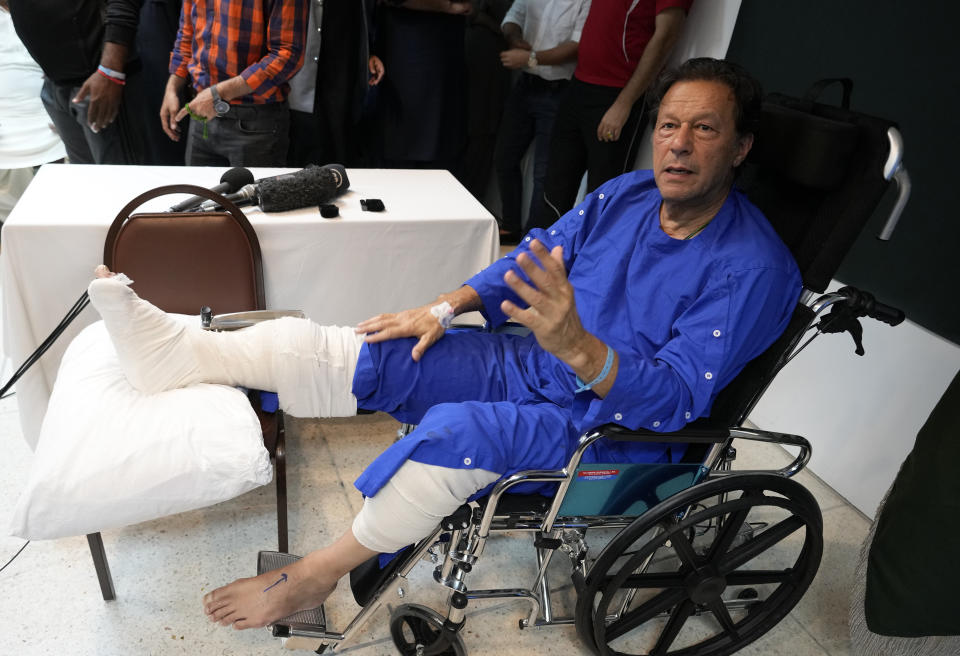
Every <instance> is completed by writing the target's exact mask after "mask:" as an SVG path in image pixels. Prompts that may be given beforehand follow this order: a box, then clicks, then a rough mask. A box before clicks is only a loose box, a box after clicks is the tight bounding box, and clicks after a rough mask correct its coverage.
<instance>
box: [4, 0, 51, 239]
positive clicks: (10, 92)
mask: <svg viewBox="0 0 960 656" xmlns="http://www.w3.org/2000/svg"><path fill="white" fill-rule="evenodd" d="M42 86H43V71H41V70H40V67H39V66H37V64H36V62H34V61H33V60H32V59H31V58H30V53H28V52H27V49H26V48H24V47H23V44H22V43H20V39H19V38H17V33H16V32H15V31H14V29H13V23H12V22H11V20H10V13H9V12H8V11H7V0H0V223H2V222H3V221H5V220H6V218H7V216H8V215H9V214H10V210H12V209H13V206H14V205H16V203H17V199H19V198H20V194H22V193H23V190H24V189H26V188H27V185H28V184H30V180H32V179H33V171H34V167H36V166H39V165H41V164H45V163H47V162H53V161H56V160H61V159H63V158H64V156H65V155H66V149H64V147H63V142H62V141H60V137H58V136H57V133H56V132H54V131H53V130H52V129H51V125H50V118H49V117H48V116H47V113H46V112H45V111H44V109H43V104H42V103H41V102H40V98H39V97H40V88H41V87H42Z"/></svg>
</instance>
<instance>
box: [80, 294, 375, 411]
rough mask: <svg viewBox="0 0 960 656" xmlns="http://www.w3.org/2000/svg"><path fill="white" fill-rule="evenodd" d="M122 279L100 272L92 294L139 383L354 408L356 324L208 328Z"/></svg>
mask: <svg viewBox="0 0 960 656" xmlns="http://www.w3.org/2000/svg"><path fill="white" fill-rule="evenodd" d="M123 280H124V279H123V278H119V277H112V278H98V279H96V280H94V281H93V282H91V283H90V287H89V289H88V293H89V294H90V301H91V302H92V303H93V305H94V307H95V308H96V309H97V311H98V312H99V313H100V316H101V317H103V320H104V324H106V327H107V331H108V332H109V333H110V337H111V339H112V341H113V344H114V346H115V348H116V350H117V356H118V359H119V361H120V366H121V368H122V369H123V372H124V374H125V375H126V377H127V379H128V380H129V381H130V383H131V384H132V385H133V386H134V387H135V388H137V389H138V390H140V391H142V392H145V393H147V394H154V393H157V392H161V391H164V390H168V389H174V388H177V387H186V386H187V385H192V384H195V383H221V384H226V385H241V386H243V387H248V388H251V389H260V390H265V391H270V392H277V393H278V395H279V397H280V407H281V408H283V410H284V411H285V412H288V413H289V414H292V415H294V416H299V417H328V416H349V415H352V414H355V413H356V410H357V400H356V398H355V397H354V396H353V394H352V393H351V391H350V390H351V385H352V382H353V373H354V370H355V369H356V366H357V357H358V354H359V352H360V347H361V345H362V343H363V338H362V337H361V336H359V335H356V334H355V332H354V330H353V329H352V328H348V327H339V326H318V325H317V324H315V323H313V322H311V321H308V320H306V319H295V318H292V317H285V318H282V319H278V320H275V321H264V322H262V323H259V324H256V325H254V326H251V327H250V328H245V329H242V330H237V331H232V332H224V333H217V332H211V331H205V330H202V329H201V328H200V326H199V324H197V325H196V326H189V325H184V324H183V323H181V322H180V321H178V320H177V319H175V318H173V317H171V316H169V315H167V314H166V313H165V312H163V311H162V310H160V309H158V308H157V307H156V306H154V305H152V304H151V303H149V302H147V301H145V300H143V299H141V298H140V297H138V296H137V295H136V294H135V293H134V291H133V290H132V289H130V287H129V286H128V285H127V284H125V283H124V282H123Z"/></svg>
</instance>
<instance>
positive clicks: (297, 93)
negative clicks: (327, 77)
mask: <svg viewBox="0 0 960 656" xmlns="http://www.w3.org/2000/svg"><path fill="white" fill-rule="evenodd" d="M322 24H323V0H310V17H309V18H308V20H307V40H306V43H305V44H304V48H303V65H302V66H301V67H300V70H299V71H297V72H296V73H294V74H293V77H291V78H290V80H289V81H288V84H289V85H290V91H289V93H287V103H288V104H289V105H290V109H293V110H296V111H298V112H306V113H308V114H309V113H311V112H312V111H313V101H314V98H316V88H317V67H318V66H319V62H320V31H321V27H320V26H321V25H322Z"/></svg>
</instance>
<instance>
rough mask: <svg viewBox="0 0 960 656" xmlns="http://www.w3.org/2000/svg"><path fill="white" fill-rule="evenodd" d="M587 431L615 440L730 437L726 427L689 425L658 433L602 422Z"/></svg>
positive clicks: (708, 440)
mask: <svg viewBox="0 0 960 656" xmlns="http://www.w3.org/2000/svg"><path fill="white" fill-rule="evenodd" d="M588 432H589V433H600V434H601V435H602V436H603V437H606V438H607V439H609V440H614V441H617V442H689V443H697V444H717V443H720V442H724V441H726V440H727V439H729V438H730V430H729V429H727V428H706V427H701V426H695V425H690V426H686V427H684V428H681V429H680V430H678V431H671V432H669V433H658V432H656V431H651V430H645V429H642V428H639V429H636V430H631V429H629V428H625V427H623V426H620V425H619V424H604V425H602V426H598V427H597V428H594V429H592V430H590V431H588Z"/></svg>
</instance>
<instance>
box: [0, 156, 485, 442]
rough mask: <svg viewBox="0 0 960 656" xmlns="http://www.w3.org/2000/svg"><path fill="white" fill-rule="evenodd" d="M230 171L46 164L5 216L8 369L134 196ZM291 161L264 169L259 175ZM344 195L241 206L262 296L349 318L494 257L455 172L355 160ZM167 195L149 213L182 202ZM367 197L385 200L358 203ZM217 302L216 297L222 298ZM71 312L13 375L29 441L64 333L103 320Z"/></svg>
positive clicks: (435, 286) (481, 214)
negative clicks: (37, 356) (33, 360)
mask: <svg viewBox="0 0 960 656" xmlns="http://www.w3.org/2000/svg"><path fill="white" fill-rule="evenodd" d="M224 170H225V169H221V168H215V167H211V168H199V167H196V168H187V167H143V166H141V167H134V166H103V165H101V166H92V165H91V166H82V165H76V164H74V165H66V164H48V165H45V166H43V167H42V168H41V169H40V171H39V172H38V174H37V176H36V178H35V179H34V180H33V182H32V183H31V184H30V187H29V188H28V189H27V191H26V192H25V193H24V195H23V197H22V199H21V200H20V202H19V203H18V205H17V206H16V208H15V209H14V211H13V212H12V213H11V215H10V217H9V219H8V220H7V221H6V223H5V224H4V226H3V235H2V243H3V247H2V251H0V276H2V278H0V280H2V285H3V350H4V354H5V355H6V356H7V357H9V358H11V360H12V361H13V366H14V367H16V366H19V365H20V363H21V362H23V360H24V359H25V358H26V357H27V356H28V355H29V354H30V353H32V352H33V350H34V349H35V348H36V347H37V346H38V345H39V344H40V342H41V341H42V340H43V339H45V338H46V337H47V335H49V334H50V332H51V331H52V330H53V329H54V327H55V326H56V325H57V324H58V323H59V321H60V320H61V318H62V317H63V316H64V314H65V313H66V312H67V310H68V309H69V308H70V306H71V305H72V304H73V303H74V302H75V301H76V300H77V298H78V297H79V296H80V295H81V294H82V293H83V291H84V290H85V289H86V285H87V283H88V282H89V281H90V278H91V275H92V271H93V268H94V267H95V266H96V265H97V264H99V263H100V261H101V258H102V254H103V242H104V239H105V238H106V234H107V229H108V227H109V226H110V223H111V222H112V221H113V219H114V217H115V216H116V213H117V212H119V211H120V209H122V208H123V206H124V205H125V204H126V203H127V202H129V201H130V200H131V199H132V198H134V197H135V196H137V195H138V194H140V193H142V192H144V191H146V190H148V189H152V188H153V187H158V186H160V185H165V184H176V183H190V184H196V185H199V186H202V187H212V186H214V185H215V184H217V183H218V182H219V180H220V176H221V175H222V174H223V172H224ZM286 170H287V169H256V170H254V171H253V173H254V175H255V177H257V178H260V177H264V176H268V175H274V174H277V173H282V172H285V171H286ZM347 174H348V176H349V178H350V190H349V191H348V192H347V193H346V194H344V195H343V196H341V197H339V198H338V199H337V200H336V204H337V205H338V206H339V207H340V217H338V218H336V219H323V218H322V217H320V213H319V211H318V209H317V208H316V207H311V208H307V209H302V210H294V211H291V212H281V213H270V214H268V213H264V212H262V211H260V209H259V208H256V207H252V208H244V211H245V213H246V215H247V217H248V218H249V219H250V222H251V224H252V225H253V227H254V229H255V230H256V232H257V236H258V238H259V240H260V248H261V250H262V252H263V273H264V284H265V287H266V298H267V304H268V307H270V308H273V309H302V310H303V311H304V312H305V313H306V314H307V316H308V317H310V318H311V319H313V320H314V321H317V322H319V323H325V324H340V325H353V324H355V323H357V322H359V321H361V320H362V319H365V318H367V317H369V316H372V315H374V314H377V313H379V312H393V311H397V310H402V309H405V308H408V307H414V306H417V305H421V304H423V303H426V302H429V301H431V300H433V299H434V298H436V296H437V295H438V294H440V293H442V292H445V291H449V290H451V289H454V288H456V287H457V286H458V285H459V284H460V283H462V282H463V281H464V280H465V279H467V278H468V277H470V276H472V275H473V274H475V273H476V272H478V271H480V270H481V269H482V268H484V267H485V266H487V265H488V264H490V262H492V261H493V260H494V259H495V258H496V257H497V255H498V253H499V250H498V237H497V228H496V223H495V221H494V219H493V217H492V216H491V215H490V214H489V213H488V212H487V211H486V210H485V209H484V207H483V206H482V205H481V204H480V203H479V202H478V201H477V200H476V199H474V198H473V196H471V195H470V194H469V193H468V192H467V190H466V189H464V187H463V186H461V185H460V184H459V183H458V182H457V181H456V179H455V178H454V177H453V176H452V175H450V173H448V172H447V171H413V170H382V169H379V170H378V169H352V170H349V171H348V172H347ZM183 198H184V196H183V195H175V196H165V197H162V198H158V199H155V200H153V201H151V202H150V203H148V204H147V205H145V206H144V207H143V208H142V209H144V210H153V211H157V210H163V209H166V208H167V207H169V206H170V205H172V204H174V203H175V202H177V201H178V200H181V199H183ZM361 198H380V199H382V200H383V202H384V204H385V205H386V211H385V212H380V213H374V212H364V211H362V210H361V208H360V199H361ZM214 311H216V308H214ZM97 318H98V317H97V315H96V313H95V311H94V310H93V309H92V308H89V307H88V308H87V309H86V310H84V312H83V314H82V315H81V316H80V317H79V318H78V319H77V320H76V321H74V322H73V324H72V325H71V326H70V327H69V328H68V329H67V331H66V332H65V333H64V334H63V336H61V337H60V339H59V340H58V341H57V342H56V344H54V346H53V347H52V348H51V349H50V350H49V351H48V352H47V354H46V355H44V356H43V359H42V360H41V361H40V363H38V364H36V365H34V366H33V368H32V369H31V370H30V371H29V372H28V373H27V374H26V375H25V376H24V377H23V378H22V379H21V380H20V382H19V383H17V386H16V390H17V398H18V404H19V408H20V423H21V426H22V428H23V434H24V437H25V439H26V440H27V442H28V443H29V444H30V445H31V447H34V446H35V445H36V440H37V436H38V434H39V430H40V422H41V421H42V418H43V414H44V413H45V412H46V407H47V400H48V399H49V396H50V391H51V390H52V387H53V381H54V379H55V377H56V372H57V367H58V365H59V362H60V358H61V356H62V354H63V351H64V350H65V349H66V347H67V345H68V344H69V343H70V340H72V339H73V337H74V336H75V335H76V334H77V333H78V332H79V331H80V329H81V328H83V327H84V326H86V325H88V324H90V323H92V322H93V321H95V320H96V319H97Z"/></svg>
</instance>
